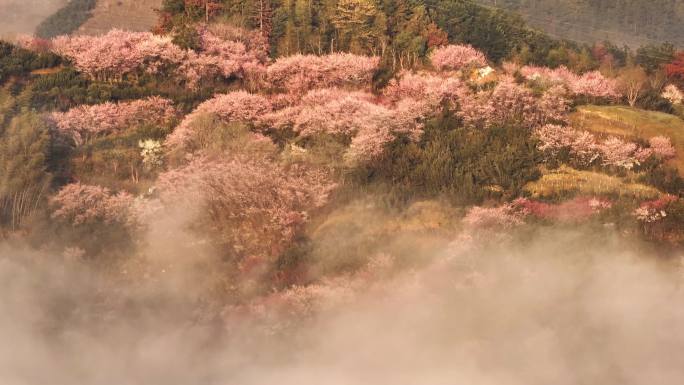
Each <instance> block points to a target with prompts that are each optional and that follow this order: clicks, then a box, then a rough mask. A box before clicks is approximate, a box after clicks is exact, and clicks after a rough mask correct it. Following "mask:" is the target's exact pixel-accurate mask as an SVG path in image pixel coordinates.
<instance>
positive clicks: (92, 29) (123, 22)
mask: <svg viewBox="0 0 684 385" xmlns="http://www.w3.org/2000/svg"><path fill="white" fill-rule="evenodd" d="M161 3H162V0H98V1H97V5H96V6H95V8H94V9H93V11H92V16H91V17H90V18H89V19H88V20H87V21H86V22H85V23H83V25H81V27H79V28H78V30H77V31H76V33H77V34H85V35H101V34H104V33H107V32H108V31H109V30H110V29H112V28H119V29H124V30H128V31H149V30H150V29H151V28H152V26H154V24H155V23H156V22H157V14H156V13H155V11H154V10H155V9H158V8H159V7H160V6H161Z"/></svg>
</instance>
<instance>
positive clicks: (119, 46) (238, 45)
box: [52, 28, 267, 88]
mask: <svg viewBox="0 0 684 385" xmlns="http://www.w3.org/2000/svg"><path fill="white" fill-rule="evenodd" d="M199 36H200V48H199V50H198V52H195V51H192V50H185V49H182V48H180V47H178V46H177V45H175V44H173V42H172V37H171V36H159V35H154V34H152V33H149V32H126V31H121V30H116V29H115V30H112V31H110V32H109V33H107V34H105V35H102V36H60V37H57V38H55V39H53V41H52V47H53V50H54V51H55V52H56V53H58V54H60V55H63V56H65V57H67V58H69V59H70V60H72V61H73V63H74V66H75V67H76V68H77V69H78V70H79V71H81V72H83V73H85V74H86V75H88V76H90V77H92V78H94V79H99V80H105V81H121V80H123V79H124V78H126V77H131V76H132V77H135V76H137V75H138V74H140V73H143V72H147V73H152V74H156V73H159V72H160V71H162V70H165V71H166V72H167V73H173V74H174V75H175V76H176V77H177V78H178V79H181V80H183V81H185V82H186V85H187V86H188V87H190V88H196V87H197V86H198V84H199V81H200V80H201V79H205V78H212V77H217V76H222V77H224V78H230V77H237V78H245V77H249V76H257V75H255V74H259V73H264V72H265V67H264V64H265V63H266V60H267V56H266V55H265V54H264V52H263V48H261V47H259V48H258V49H256V48H255V50H250V49H248V47H247V46H246V45H245V43H244V42H242V41H233V40H224V39H221V38H220V37H218V36H216V35H214V34H213V33H211V32H210V31H209V30H208V29H205V28H201V29H200V30H199Z"/></svg>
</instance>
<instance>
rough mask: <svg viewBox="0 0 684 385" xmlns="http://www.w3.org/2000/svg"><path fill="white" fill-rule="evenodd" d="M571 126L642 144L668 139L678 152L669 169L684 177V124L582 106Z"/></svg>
mask: <svg viewBox="0 0 684 385" xmlns="http://www.w3.org/2000/svg"><path fill="white" fill-rule="evenodd" d="M571 122H572V124H573V126H575V127H577V128H579V129H584V130H587V131H591V132H594V133H598V134H609V135H619V136H623V137H638V138H642V139H644V140H648V139H649V138H652V137H654V136H658V135H664V136H667V137H669V138H670V139H671V140H672V144H673V145H674V146H675V148H676V149H677V158H675V159H674V160H672V165H673V166H675V167H677V169H678V170H679V173H680V174H681V175H684V120H682V119H680V118H679V117H677V116H674V115H670V114H665V113H662V112H656V111H646V110H640V109H638V108H631V107H627V106H581V107H578V108H577V111H576V112H575V113H573V114H572V116H571Z"/></svg>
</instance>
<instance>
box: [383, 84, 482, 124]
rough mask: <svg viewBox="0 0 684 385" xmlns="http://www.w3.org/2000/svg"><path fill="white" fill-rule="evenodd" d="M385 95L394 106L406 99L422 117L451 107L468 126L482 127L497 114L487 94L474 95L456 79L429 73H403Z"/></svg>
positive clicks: (387, 88) (390, 85)
mask: <svg viewBox="0 0 684 385" xmlns="http://www.w3.org/2000/svg"><path fill="white" fill-rule="evenodd" d="M384 96H385V97H386V98H388V100H389V101H390V102H393V103H397V102H399V101H402V100H404V101H405V102H404V105H408V103H409V101H411V102H410V103H413V108H414V109H415V110H416V111H417V112H416V114H418V115H420V116H422V117H429V116H431V115H434V114H436V113H438V112H439V111H440V110H441V108H442V107H448V108H450V109H451V110H453V111H455V112H456V114H457V116H459V117H460V118H462V119H463V121H464V123H465V124H466V125H468V126H481V125H483V124H485V123H486V122H489V121H490V120H491V118H492V114H493V112H494V108H493V107H492V106H491V105H490V104H489V103H487V101H486V98H487V95H485V94H484V93H479V94H476V93H474V92H472V91H471V90H470V89H469V88H468V86H467V85H466V84H465V83H463V82H461V81H460V80H458V79H456V78H453V77H442V76H437V75H433V74H429V73H412V72H403V73H401V74H400V75H399V77H398V78H395V79H392V80H391V81H390V82H389V84H388V86H387V87H386V88H385V90H384Z"/></svg>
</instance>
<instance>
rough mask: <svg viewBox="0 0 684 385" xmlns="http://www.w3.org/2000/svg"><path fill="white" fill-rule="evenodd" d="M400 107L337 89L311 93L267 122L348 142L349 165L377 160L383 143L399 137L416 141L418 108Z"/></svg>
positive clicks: (403, 105)
mask: <svg viewBox="0 0 684 385" xmlns="http://www.w3.org/2000/svg"><path fill="white" fill-rule="evenodd" d="M414 107H416V106H415V105H414V104H413V103H411V102H409V103H401V104H398V105H397V106H396V108H390V107H387V106H383V105H381V104H377V103H375V97H374V96H373V95H372V94H369V93H365V92H360V91H344V90H340V89H337V88H332V89H320V90H313V91H310V92H309V93H308V94H306V95H305V96H304V97H302V99H301V102H300V104H298V105H295V106H292V107H288V108H285V109H283V110H280V111H276V112H275V113H274V114H271V115H270V116H269V117H268V118H267V120H269V121H270V122H271V124H272V125H274V126H276V127H279V128H280V129H281V130H282V129H285V128H287V129H291V130H293V131H294V132H295V133H297V134H298V135H299V136H300V137H308V136H313V135H317V134H327V135H332V136H333V137H339V138H342V139H343V142H350V146H349V150H348V152H347V154H346V158H347V160H348V161H350V162H351V163H356V162H365V161H368V160H372V159H374V158H376V157H378V156H380V155H381V154H382V152H383V150H384V147H385V145H386V144H387V143H389V142H390V141H392V140H393V139H394V138H396V137H397V135H399V134H406V135H408V136H409V137H410V138H412V139H414V140H417V139H418V138H419V137H420V135H421V134H422V130H421V125H420V123H419V119H420V118H421V116H420V115H419V114H420V113H422V112H423V110H422V109H421V108H414Z"/></svg>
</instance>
